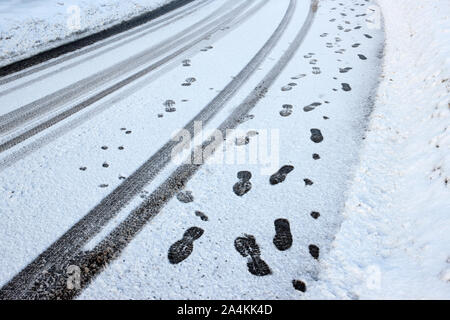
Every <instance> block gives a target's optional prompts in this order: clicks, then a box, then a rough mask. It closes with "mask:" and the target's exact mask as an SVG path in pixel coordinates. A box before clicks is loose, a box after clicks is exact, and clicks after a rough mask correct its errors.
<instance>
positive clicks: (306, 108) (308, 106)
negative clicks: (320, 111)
mask: <svg viewBox="0 0 450 320" xmlns="http://www.w3.org/2000/svg"><path fill="white" fill-rule="evenodd" d="M321 105H322V103H320V102H313V103H311V104H310V105H307V106H305V107H303V111H305V112H310V111H313V110H314V109H316V108H317V107H318V106H321Z"/></svg>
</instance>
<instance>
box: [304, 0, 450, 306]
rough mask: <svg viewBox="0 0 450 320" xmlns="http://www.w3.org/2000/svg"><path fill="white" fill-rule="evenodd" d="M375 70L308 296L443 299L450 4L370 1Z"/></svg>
mask: <svg viewBox="0 0 450 320" xmlns="http://www.w3.org/2000/svg"><path fill="white" fill-rule="evenodd" d="M378 4H379V5H380V7H381V10H382V12H383V15H384V20H385V21H384V23H385V31H386V48H385V60H384V72H383V76H382V81H381V85H380V88H379V91H378V95H377V101H376V106H375V110H374V113H373V114H372V117H371V123H370V127H369V130H368V132H367V138H366V141H365V146H364V150H363V152H362V155H361V163H360V167H359V168H358V170H357V172H356V176H355V178H354V182H353V186H352V187H351V189H350V191H349V195H348V201H347V203H346V208H345V210H344V211H345V212H344V216H345V221H344V223H343V225H342V229H341V231H340V232H339V233H338V235H337V237H336V239H335V242H334V246H333V249H332V251H331V252H330V253H329V254H328V255H327V256H325V257H324V260H323V262H322V266H323V269H324V271H323V272H322V275H321V280H320V281H319V282H318V284H317V286H316V287H315V288H314V290H312V291H311V292H310V293H311V294H312V295H313V296H315V297H320V298H323V297H326V298H332V299H335V298H361V299H379V298H392V299H428V298H436V299H450V183H449V180H450V129H449V125H450V94H449V92H450V79H449V78H450V41H449V37H450V20H449V18H450V6H449V2H448V0H396V1H392V0H378Z"/></svg>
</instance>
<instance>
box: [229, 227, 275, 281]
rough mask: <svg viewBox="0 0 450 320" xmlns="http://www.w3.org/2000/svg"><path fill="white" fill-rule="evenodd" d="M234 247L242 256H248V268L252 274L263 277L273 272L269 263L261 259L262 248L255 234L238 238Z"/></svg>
mask: <svg viewBox="0 0 450 320" xmlns="http://www.w3.org/2000/svg"><path fill="white" fill-rule="evenodd" d="M234 247H235V248H236V251H237V252H239V254H240V255H241V256H243V257H244V258H247V268H248V271H249V272H250V273H251V274H253V275H255V276H259V277H263V276H267V275H270V274H271V273H272V271H271V270H270V268H269V266H268V265H267V263H266V262H265V261H264V260H263V259H261V250H260V249H259V245H258V244H257V243H256V240H255V237H254V236H252V235H245V236H243V237H239V238H236V240H234Z"/></svg>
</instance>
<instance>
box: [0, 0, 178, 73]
mask: <svg viewBox="0 0 450 320" xmlns="http://www.w3.org/2000/svg"><path fill="white" fill-rule="evenodd" d="M171 1H172V0H133V1H119V0H94V1H92V0H91V1H88V0H69V1H64V0H50V1H49V0H34V1H31V0H4V1H1V2H0V67H1V66H4V65H7V64H10V63H13V62H15V61H18V60H21V59H24V58H27V57H30V56H32V55H35V54H37V53H39V52H42V51H45V50H47V49H51V48H54V47H56V46H59V45H62V44H65V43H68V42H71V41H74V40H76V39H79V38H81V37H85V36H87V35H90V34H93V33H95V32H99V31H102V30H104V29H107V28H108V27H111V26H112V25H115V24H118V23H121V22H122V21H125V20H129V19H131V18H133V17H136V16H139V15H140V14H143V13H145V12H147V11H151V10H154V9H156V8H158V7H161V6H163V5H164V4H167V3H169V2H171Z"/></svg>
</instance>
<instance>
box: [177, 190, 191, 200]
mask: <svg viewBox="0 0 450 320" xmlns="http://www.w3.org/2000/svg"><path fill="white" fill-rule="evenodd" d="M177 199H178V201H180V202H182V203H190V202H193V201H194V196H193V195H192V191H182V192H178V194H177Z"/></svg>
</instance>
